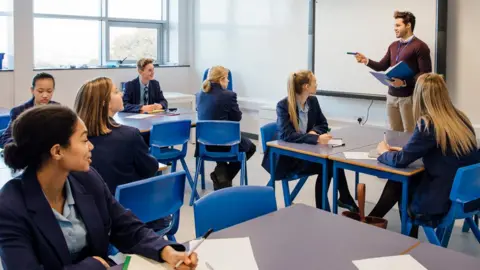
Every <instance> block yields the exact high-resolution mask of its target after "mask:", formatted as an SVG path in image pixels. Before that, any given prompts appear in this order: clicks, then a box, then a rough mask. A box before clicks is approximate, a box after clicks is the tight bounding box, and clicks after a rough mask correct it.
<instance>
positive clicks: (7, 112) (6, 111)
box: [0, 107, 10, 115]
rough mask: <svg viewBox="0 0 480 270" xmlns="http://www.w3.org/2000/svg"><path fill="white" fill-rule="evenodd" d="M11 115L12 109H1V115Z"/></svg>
mask: <svg viewBox="0 0 480 270" xmlns="http://www.w3.org/2000/svg"><path fill="white" fill-rule="evenodd" d="M5 114H10V109H7V108H3V107H0V115H5Z"/></svg>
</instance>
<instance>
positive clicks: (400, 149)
mask: <svg viewBox="0 0 480 270" xmlns="http://www.w3.org/2000/svg"><path fill="white" fill-rule="evenodd" d="M388 150H390V151H402V147H398V146H390V148H389V149H388Z"/></svg>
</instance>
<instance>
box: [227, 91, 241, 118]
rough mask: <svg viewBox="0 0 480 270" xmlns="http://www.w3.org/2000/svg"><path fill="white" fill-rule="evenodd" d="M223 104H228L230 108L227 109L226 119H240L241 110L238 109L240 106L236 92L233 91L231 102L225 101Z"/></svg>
mask: <svg viewBox="0 0 480 270" xmlns="http://www.w3.org/2000/svg"><path fill="white" fill-rule="evenodd" d="M232 93H233V92H232ZM225 104H228V105H229V106H230V108H229V110H228V119H229V120H230V121H240V120H242V111H240V108H239V106H238V101H237V94H236V93H233V95H232V99H231V102H230V103H225ZM228 105H227V106H228Z"/></svg>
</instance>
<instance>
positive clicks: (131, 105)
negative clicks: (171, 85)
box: [123, 58, 168, 113]
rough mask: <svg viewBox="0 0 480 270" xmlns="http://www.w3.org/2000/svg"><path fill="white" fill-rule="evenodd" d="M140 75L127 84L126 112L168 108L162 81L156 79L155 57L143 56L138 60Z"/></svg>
mask: <svg viewBox="0 0 480 270" xmlns="http://www.w3.org/2000/svg"><path fill="white" fill-rule="evenodd" d="M137 70H138V77H137V78H136V79H134V80H132V81H129V82H127V83H126V84H125V92H124V93H123V105H124V107H125V109H124V112H132V113H148V112H152V111H155V110H165V109H167V106H168V102H167V100H166V99H165V97H163V93H162V89H161V88H160V83H159V82H158V81H157V80H155V79H154V76H155V68H154V66H153V59H149V58H142V59H140V60H138V62H137Z"/></svg>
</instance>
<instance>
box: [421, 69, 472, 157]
mask: <svg viewBox="0 0 480 270" xmlns="http://www.w3.org/2000/svg"><path fill="white" fill-rule="evenodd" d="M413 115H414V117H415V119H417V120H418V121H417V126H418V128H420V126H421V122H422V120H423V121H424V122H425V124H426V129H427V130H428V127H429V124H430V123H433V125H434V127H435V139H436V141H437V145H439V146H440V148H441V149H442V152H443V154H444V155H445V154H446V152H447V146H448V144H450V147H451V148H452V151H453V153H454V154H455V155H456V156H457V157H459V156H461V155H467V154H469V153H470V152H472V151H476V150H477V140H476V136H475V132H474V129H473V126H472V123H471V122H470V120H469V119H468V117H467V116H466V115H465V114H464V113H463V112H461V111H460V110H458V109H457V108H455V106H453V103H452V101H451V99H450V96H449V95H448V89H447V84H446V83H445V80H443V77H442V76H441V75H438V74H434V73H427V74H423V75H421V76H420V77H419V78H418V80H417V84H416V85H415V90H414V93H413Z"/></svg>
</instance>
